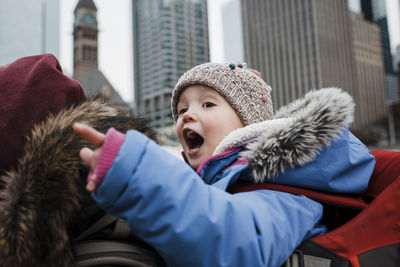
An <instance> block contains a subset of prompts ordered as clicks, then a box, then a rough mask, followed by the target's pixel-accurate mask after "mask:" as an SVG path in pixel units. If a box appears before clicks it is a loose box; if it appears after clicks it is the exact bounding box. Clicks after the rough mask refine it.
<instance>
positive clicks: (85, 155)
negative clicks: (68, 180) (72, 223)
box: [73, 123, 105, 192]
mask: <svg viewBox="0 0 400 267" xmlns="http://www.w3.org/2000/svg"><path fill="white" fill-rule="evenodd" d="M73 128H74V131H75V132H76V133H77V134H79V135H81V136H82V137H84V138H85V139H87V140H88V141H89V142H90V143H91V144H92V145H93V146H94V147H95V148H96V149H95V150H92V149H90V148H87V147H84V148H82V149H81V151H80V153H79V155H80V157H81V159H82V160H83V161H84V162H85V163H86V164H87V165H89V166H90V168H91V169H92V171H91V174H90V175H89V178H88V184H87V186H86V189H87V190H88V191H90V192H94V191H95V190H96V166H97V161H98V159H99V156H100V153H101V148H102V145H103V143H104V140H105V135H104V134H102V133H100V132H99V131H97V130H95V129H94V128H92V127H90V126H87V125H85V124H81V123H75V124H74V125H73Z"/></svg>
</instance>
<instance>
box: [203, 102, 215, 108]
mask: <svg viewBox="0 0 400 267" xmlns="http://www.w3.org/2000/svg"><path fill="white" fill-rule="evenodd" d="M213 106H215V104H214V103H212V102H205V103H204V104H203V108H211V107H213Z"/></svg>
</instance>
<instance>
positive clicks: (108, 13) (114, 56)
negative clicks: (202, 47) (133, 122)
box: [60, 0, 400, 101]
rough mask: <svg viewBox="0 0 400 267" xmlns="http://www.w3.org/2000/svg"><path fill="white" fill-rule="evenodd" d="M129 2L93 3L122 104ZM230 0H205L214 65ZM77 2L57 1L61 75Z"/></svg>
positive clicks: (126, 93) (107, 68) (393, 11)
mask: <svg viewBox="0 0 400 267" xmlns="http://www.w3.org/2000/svg"><path fill="white" fill-rule="evenodd" d="M131 1H132V0H113V1H110V0H94V3H95V4H96V6H97V11H98V14H97V20H98V23H99V69H100V70H101V71H102V72H103V74H104V75H105V76H106V78H107V79H108V80H109V81H110V83H111V84H112V85H113V86H114V88H115V89H116V90H117V91H118V92H119V93H120V94H121V96H122V97H123V99H124V100H125V101H132V99H133V77H132V76H133V71H132V63H131V62H132V32H131V29H130V27H131ZM229 1H230V0H208V16H209V32H210V56H211V61H213V62H222V61H224V58H223V43H222V40H221V36H222V26H221V13H220V12H221V7H222V5H223V4H225V3H227V2H229ZM77 2H78V0H60V10H61V25H60V26H61V29H60V35H61V36H60V41H61V53H60V61H61V65H62V67H63V69H64V72H65V73H67V74H68V75H72V71H73V67H72V64H73V63H72V51H73V49H72V42H73V40H72V31H73V29H72V25H73V17H74V16H73V11H74V8H75V6H76V4H77ZM398 4H399V0H386V7H387V12H388V22H389V31H390V34H391V36H390V39H391V40H390V41H391V46H392V51H394V50H395V47H396V46H397V45H398V44H400V27H399V25H400V18H399V6H398Z"/></svg>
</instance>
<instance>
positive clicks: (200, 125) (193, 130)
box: [176, 85, 243, 169]
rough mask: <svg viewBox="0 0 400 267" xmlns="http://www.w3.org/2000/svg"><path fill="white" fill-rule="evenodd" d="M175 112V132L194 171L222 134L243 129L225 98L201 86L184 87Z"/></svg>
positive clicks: (207, 155) (210, 152)
mask: <svg viewBox="0 0 400 267" xmlns="http://www.w3.org/2000/svg"><path fill="white" fill-rule="evenodd" d="M177 109H178V114H179V117H178V120H177V123H176V131H177V134H178V137H179V140H180V142H181V144H182V147H183V151H184V152H185V155H186V157H187V159H188V160H189V164H190V165H191V166H192V167H193V168H195V169H197V168H198V167H199V165H200V163H201V162H202V161H203V160H204V159H205V158H207V157H209V156H211V155H212V153H213V152H214V150H215V148H216V147H217V145H218V144H219V143H220V142H221V140H222V139H223V138H224V137H225V136H226V135H228V134H229V133H230V132H232V131H233V130H236V129H238V128H241V127H243V123H242V122H241V121H240V119H239V117H238V115H237V114H236V112H235V111H234V110H233V108H232V107H231V105H230V104H229V103H228V102H227V101H226V100H225V98H223V97H222V96H221V95H220V94H219V93H218V92H217V91H215V90H214V89H211V88H208V87H205V86H200V85H195V86H189V87H188V88H186V89H185V90H184V91H183V92H182V94H181V96H180V97H179V102H178V108H177Z"/></svg>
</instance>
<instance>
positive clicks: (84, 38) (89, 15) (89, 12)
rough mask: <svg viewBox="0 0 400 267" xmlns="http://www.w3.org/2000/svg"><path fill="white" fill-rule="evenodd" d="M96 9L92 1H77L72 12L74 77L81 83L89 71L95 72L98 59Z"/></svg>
mask: <svg viewBox="0 0 400 267" xmlns="http://www.w3.org/2000/svg"><path fill="white" fill-rule="evenodd" d="M98 33H99V29H98V23H97V8H96V5H95V4H94V2H93V1H92V0H79V2H78V4H77V5H76V7H75V10H74V32H73V34H74V75H73V78H74V79H75V80H77V81H83V79H84V78H85V77H86V75H87V73H88V71H89V70H97V69H98V66H99V57H98V50H99V49H98V47H99V39H98Z"/></svg>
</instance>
